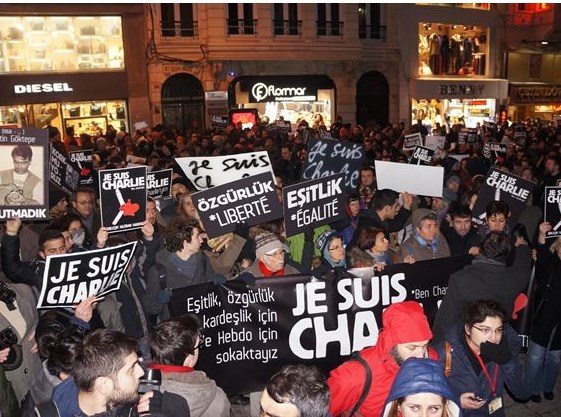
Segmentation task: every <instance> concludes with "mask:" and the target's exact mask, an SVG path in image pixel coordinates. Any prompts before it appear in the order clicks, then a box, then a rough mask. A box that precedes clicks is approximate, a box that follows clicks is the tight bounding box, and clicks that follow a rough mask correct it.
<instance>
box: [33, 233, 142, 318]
mask: <svg viewBox="0 0 561 417" xmlns="http://www.w3.org/2000/svg"><path fill="white" fill-rule="evenodd" d="M135 248H136V242H129V243H125V244H124V245H120V246H114V247H111V248H105V249H97V250H89V251H87V252H77V253H68V254H65V255H52V256H49V257H47V262H46V264H45V272H44V274H43V285H42V287H41V294H40V296H39V302H38V303H37V308H55V307H72V306H74V305H76V304H78V303H79V302H80V301H82V300H84V299H86V298H87V297H90V296H92V295H95V296H98V297H101V296H103V295H105V294H109V293H110V292H114V291H117V290H119V288H121V281H122V278H123V274H124V273H125V271H126V270H127V266H128V265H129V262H130V260H131V259H132V257H133V255H134V250H135Z"/></svg>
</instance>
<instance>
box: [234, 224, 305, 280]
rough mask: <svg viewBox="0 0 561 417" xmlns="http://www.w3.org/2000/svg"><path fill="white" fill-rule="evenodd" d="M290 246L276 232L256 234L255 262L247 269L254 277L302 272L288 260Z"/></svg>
mask: <svg viewBox="0 0 561 417" xmlns="http://www.w3.org/2000/svg"><path fill="white" fill-rule="evenodd" d="M287 252H288V246H286V245H284V244H283V243H282V242H281V241H280V239H279V238H278V237H277V235H275V234H274V233H270V232H267V233H261V234H259V235H257V236H255V262H254V263H253V265H252V266H250V267H249V268H248V269H246V270H245V271H244V272H247V273H249V274H251V275H253V276H254V277H272V276H282V275H295V274H299V273H300V272H299V271H298V270H297V269H296V268H295V267H293V266H292V265H290V264H288V263H287V262H286V253H287Z"/></svg>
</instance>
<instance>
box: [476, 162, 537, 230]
mask: <svg viewBox="0 0 561 417" xmlns="http://www.w3.org/2000/svg"><path fill="white" fill-rule="evenodd" d="M535 185H536V184H534V183H533V182H531V181H526V180H525V179H523V178H520V177H518V176H516V175H513V174H511V173H508V172H505V171H500V170H498V169H496V168H490V169H489V171H488V172H487V177H486V178H485V181H484V182H483V185H482V187H481V190H480V192H479V196H478V197H477V202H476V203H475V207H474V208H473V213H472V221H473V222H474V223H476V224H478V225H482V224H484V223H485V212H486V208H487V204H489V203H490V202H491V201H499V200H500V201H504V202H505V203H507V204H508V206H509V208H510V217H509V218H508V219H507V221H508V223H509V225H510V226H511V227H512V226H514V225H515V224H516V222H517V221H518V218H519V217H520V214H521V213H522V210H524V207H525V206H526V201H527V200H528V198H529V197H530V195H531V194H532V190H533V189H534V187H535Z"/></svg>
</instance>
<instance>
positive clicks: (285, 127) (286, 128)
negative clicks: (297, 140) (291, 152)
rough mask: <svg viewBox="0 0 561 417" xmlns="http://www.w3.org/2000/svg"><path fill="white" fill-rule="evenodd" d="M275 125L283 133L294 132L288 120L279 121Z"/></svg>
mask: <svg viewBox="0 0 561 417" xmlns="http://www.w3.org/2000/svg"><path fill="white" fill-rule="evenodd" d="M275 125H276V126H277V129H278V130H280V131H281V132H286V133H289V132H290V131H291V130H292V126H291V123H290V122H289V121H288V120H277V121H276V122H275Z"/></svg>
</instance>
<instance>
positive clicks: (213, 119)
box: [210, 115, 228, 128]
mask: <svg viewBox="0 0 561 417" xmlns="http://www.w3.org/2000/svg"><path fill="white" fill-rule="evenodd" d="M210 124H211V126H212V127H215V128H226V127H228V115H224V116H218V115H212V116H210Z"/></svg>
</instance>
